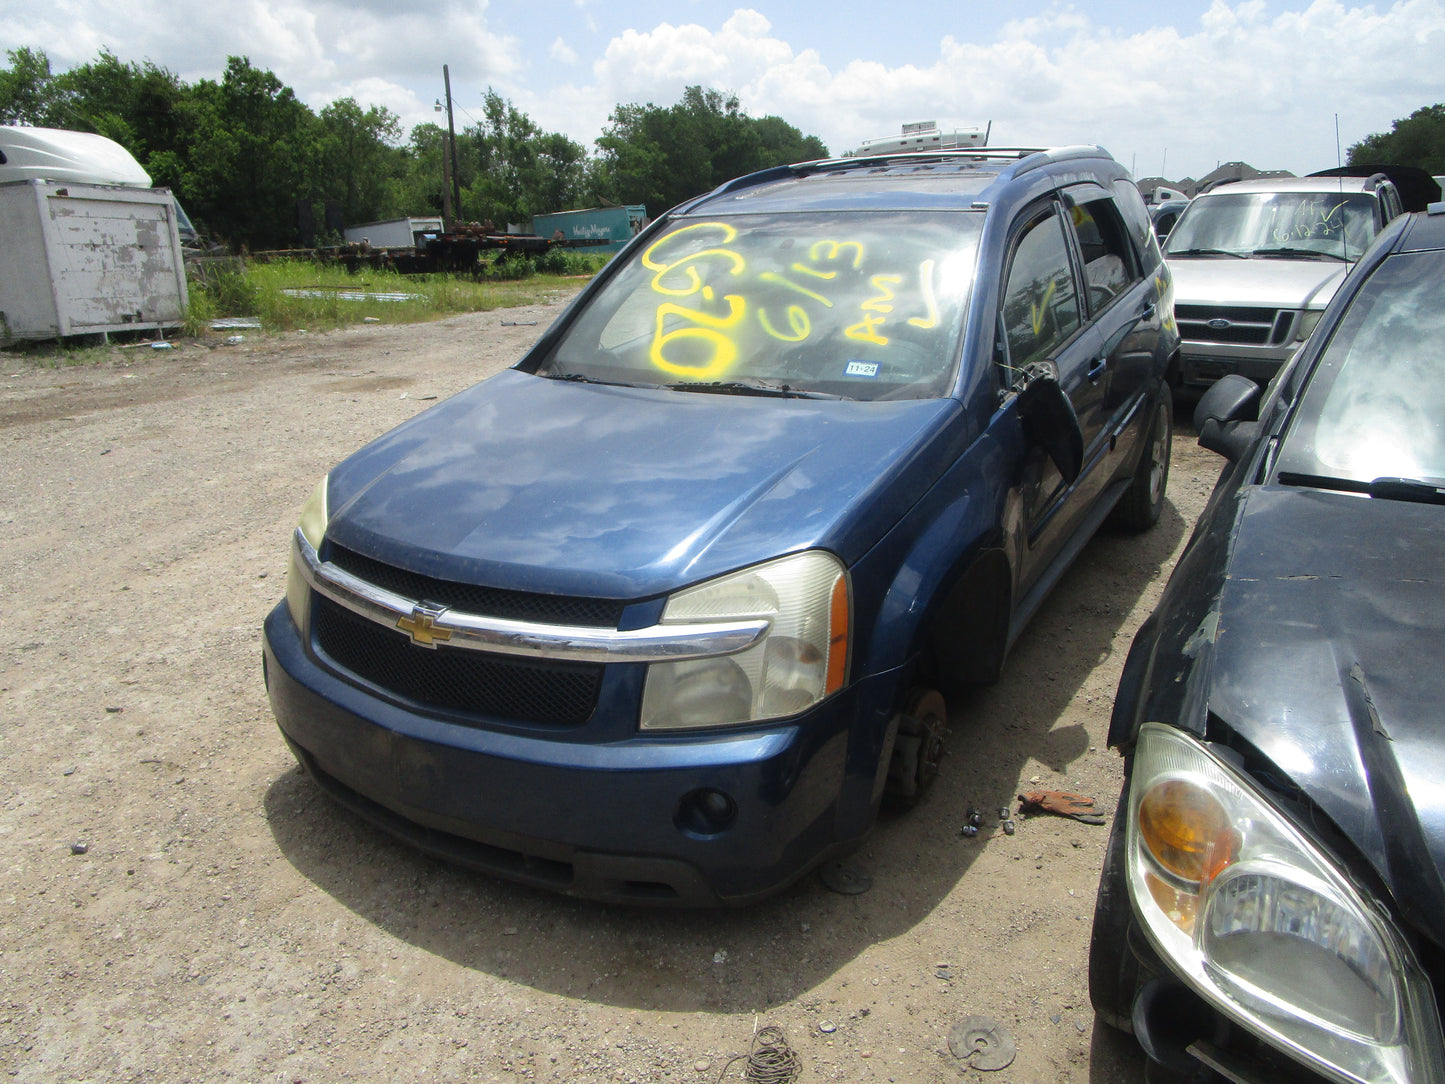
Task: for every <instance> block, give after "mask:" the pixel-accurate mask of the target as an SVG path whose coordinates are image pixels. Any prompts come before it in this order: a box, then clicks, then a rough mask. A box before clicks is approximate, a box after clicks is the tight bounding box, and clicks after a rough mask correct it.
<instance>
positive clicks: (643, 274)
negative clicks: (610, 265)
mask: <svg viewBox="0 0 1445 1084" xmlns="http://www.w3.org/2000/svg"><path fill="white" fill-rule="evenodd" d="M982 223H983V215H982V214H979V213H973V212H963V213H946V212H940V213H920V212H907V213H903V212H858V211H850V212H847V213H832V214H824V213H816V214H815V213H795V214H767V215H738V216H727V217H718V218H711V219H691V218H679V219H676V220H674V221H673V222H672V223H670V224H669V226H668V228H667V229H665V230H664V231H663V232H662V233H661V234H660V235H658V236H657V237H656V238H655V239H654V240H653V241H652V242H651V243H650V244H648V245H646V246H645V247H643V248H640V249H637V250H634V251H633V252H632V254H631V256H630V258H629V260H628V262H627V264H626V265H625V266H623V267H621V268H618V269H617V273H616V274H615V275H614V276H613V277H612V278H611V280H610V281H609V282H608V283H607V285H606V286H605V288H604V289H602V290H601V291H600V292H599V293H598V294H597V296H595V297H594V298H593V299H592V300H591V301H590V302H589V303H588V304H587V305H586V307H585V308H584V309H583V310H582V311H581V312H580V313H579V314H578V316H577V318H576V319H575V320H574V321H573V323H572V324H571V326H570V327H568V328H567V330H566V331H565V332H564V333H563V335H562V336H561V337H560V339H559V340H558V341H557V343H556V344H555V346H554V347H553V348H552V349H551V350H550V351H549V352H548V354H547V355H546V356H545V357H544V358H543V359H542V361H541V363H540V365H539V366H538V368H537V369H536V372H537V373H538V375H541V376H550V377H554V378H564V379H566V378H570V379H585V380H593V381H601V382H606V383H616V384H652V385H660V386H686V387H688V389H689V390H696V391H705V392H707V391H711V392H716V393H718V394H731V395H737V394H759V395H769V396H778V395H784V396H786V395H815V396H819V397H833V396H841V397H844V398H849V399H870V400H871V399H917V398H929V397H934V396H941V395H946V394H948V392H949V390H950V389H951V387H952V382H953V378H954V373H955V369H956V366H957V362H958V353H959V347H958V339H959V331H960V328H961V326H962V321H963V316H964V312H965V308H966V301H967V298H968V294H969V290H970V288H971V286H972V284H973V279H974V265H975V262H976V259H977V246H978V236H979V230H980V228H981V226H982Z"/></svg>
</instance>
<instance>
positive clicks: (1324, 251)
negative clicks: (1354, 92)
mask: <svg viewBox="0 0 1445 1084" xmlns="http://www.w3.org/2000/svg"><path fill="white" fill-rule="evenodd" d="M1402 210H1403V207H1402V204H1401V199H1400V194H1399V192H1398V191H1397V190H1396V188H1395V185H1394V184H1393V183H1392V182H1391V181H1390V179H1389V178H1387V177H1386V176H1385V175H1384V174H1382V173H1376V174H1373V175H1371V176H1368V177H1342V176H1332V177H1324V176H1314V177H1283V178H1281V177H1273V178H1269V179H1267V180H1263V179H1261V180H1253V181H1236V182H1234V183H1232V184H1226V185H1222V186H1220V187H1218V188H1214V189H1212V190H1210V191H1209V192H1206V193H1204V194H1202V195H1200V196H1198V197H1196V198H1195V200H1194V202H1193V203H1191V204H1190V205H1189V207H1188V209H1187V210H1186V211H1185V212H1184V214H1183V215H1181V216H1180V218H1179V221H1178V223H1177V224H1176V225H1175V227H1174V229H1173V231H1172V232H1171V233H1170V234H1169V240H1168V243H1167V244H1166V245H1165V246H1164V255H1165V257H1166V258H1167V259H1168V261H1169V266H1170V269H1171V270H1172V271H1173V272H1174V292H1175V304H1174V314H1175V317H1176V319H1177V320H1178V322H1179V333H1180V335H1181V337H1182V338H1183V347H1182V349H1181V352H1180V372H1179V374H1178V376H1179V382H1180V383H1181V384H1182V386H1183V387H1184V388H1204V387H1207V386H1208V385H1210V384H1212V383H1213V382H1214V381H1215V380H1217V379H1218V378H1219V377H1221V376H1224V375H1225V374H1226V373H1239V374H1240V375H1241V376H1246V377H1248V378H1250V379H1251V380H1255V381H1257V382H1258V383H1260V384H1261V385H1263V384H1267V383H1268V382H1269V381H1270V379H1271V378H1272V377H1273V376H1274V374H1275V373H1276V372H1277V371H1278V370H1279V367H1280V366H1281V365H1282V364H1283V363H1284V362H1285V360H1286V359H1287V358H1289V356H1290V355H1291V354H1293V353H1294V351H1295V350H1296V349H1297V348H1298V346H1299V345H1300V343H1302V342H1303V341H1304V340H1305V339H1307V338H1309V334H1310V332H1311V331H1313V330H1314V327H1315V325H1316V324H1317V323H1319V319H1320V315H1321V314H1322V313H1323V312H1324V309H1325V306H1326V305H1328V304H1329V301H1330V298H1331V297H1333V296H1334V293H1335V290H1336V289H1337V288H1338V287H1339V285H1340V283H1341V282H1342V281H1343V280H1344V277H1345V274H1346V272H1348V271H1349V269H1350V267H1351V266H1352V265H1353V264H1354V262H1355V261H1356V260H1358V259H1359V258H1360V256H1361V254H1362V253H1363V252H1364V251H1365V249H1366V248H1367V247H1368V246H1369V244H1370V242H1371V241H1372V240H1374V237H1375V235H1376V234H1377V233H1379V232H1380V230H1381V229H1382V228H1383V227H1384V225H1385V223H1387V222H1389V221H1390V220H1391V219H1392V218H1394V217H1395V216H1396V215H1398V214H1400V212H1401V211H1402Z"/></svg>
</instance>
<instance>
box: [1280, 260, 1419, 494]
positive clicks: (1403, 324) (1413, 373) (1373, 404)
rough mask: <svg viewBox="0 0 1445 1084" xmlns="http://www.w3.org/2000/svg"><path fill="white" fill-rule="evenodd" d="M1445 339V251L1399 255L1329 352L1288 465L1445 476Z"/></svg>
mask: <svg viewBox="0 0 1445 1084" xmlns="http://www.w3.org/2000/svg"><path fill="white" fill-rule="evenodd" d="M1442 342H1445V253H1442V252H1415V253H1405V254H1401V255H1396V256H1391V257H1390V258H1389V259H1388V260H1386V261H1385V262H1384V263H1383V264H1381V265H1380V267H1379V268H1378V269H1377V270H1376V271H1375V273H1374V274H1373V275H1371V277H1370V280H1369V282H1367V283H1366V284H1365V285H1364V287H1363V289H1361V291H1360V293H1359V294H1358V295H1357V296H1356V297H1355V299H1354V301H1352V302H1351V303H1350V308H1349V310H1348V311H1347V312H1346V313H1345V317H1344V319H1343V320H1342V321H1341V323H1340V326H1339V330H1338V331H1337V332H1336V333H1335V336H1334V338H1333V339H1332V340H1331V342H1330V344H1329V346H1328V347H1326V349H1325V352H1324V355H1323V356H1322V357H1321V358H1320V362H1319V366H1318V368H1317V369H1316V371H1315V373H1314V375H1313V377H1312V378H1311V379H1310V383H1309V386H1308V388H1307V389H1306V391H1305V392H1304V395H1303V397H1302V399H1301V402H1300V406H1299V408H1298V412H1297V414H1296V417H1295V419H1294V421H1293V422H1292V424H1291V428H1290V431H1289V432H1288V433H1287V434H1286V435H1285V439H1284V445H1283V447H1282V449H1281V453H1280V458H1279V467H1278V469H1279V473H1281V474H1286V473H1288V474H1292V475H1302V476H1306V477H1307V478H1309V479H1316V480H1325V479H1335V480H1350V481H1355V482H1359V483H1364V484H1368V483H1370V482H1372V481H1375V480H1376V479H1380V478H1407V479H1415V480H1419V481H1425V482H1433V483H1435V484H1437V485H1438V484H1441V483H1442V481H1445V351H1442V350H1441V345H1440V344H1441V343H1442ZM1342 488H1343V487H1342Z"/></svg>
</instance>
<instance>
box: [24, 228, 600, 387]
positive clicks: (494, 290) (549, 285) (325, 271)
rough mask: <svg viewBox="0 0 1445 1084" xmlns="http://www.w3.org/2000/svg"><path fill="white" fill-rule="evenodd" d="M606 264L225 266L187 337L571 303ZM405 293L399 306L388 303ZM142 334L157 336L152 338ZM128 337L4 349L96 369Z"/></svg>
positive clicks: (195, 276)
mask: <svg viewBox="0 0 1445 1084" xmlns="http://www.w3.org/2000/svg"><path fill="white" fill-rule="evenodd" d="M608 259H609V257H608V256H605V255H600V254H580V253H573V252H549V253H546V254H545V255H544V256H543V257H542V258H541V259H540V260H538V261H537V263H535V264H534V263H533V262H532V261H530V260H519V259H512V260H508V261H506V262H505V263H503V264H500V265H492V266H486V267H483V268H482V274H483V275H484V276H485V277H482V278H473V277H464V276H457V275H399V274H397V273H396V272H394V271H385V270H370V269H368V270H365V271H360V272H357V273H354V274H353V273H351V272H348V271H347V270H346V269H345V268H344V267H341V266H340V265H338V264H334V263H321V262H314V261H310V260H279V261H276V262H274V263H259V262H255V261H252V262H249V263H243V262H242V261H240V260H234V259H226V260H219V261H216V262H213V263H209V264H205V265H202V266H199V267H194V268H191V269H190V276H189V292H190V303H189V305H188V307H187V309H186V313H185V319H184V323H183V325H182V332H183V334H185V335H187V336H190V337H191V338H195V339H205V338H214V337H216V336H224V335H229V334H231V332H229V331H224V330H220V331H213V330H212V329H211V321H212V320H216V319H219V318H221V317H226V316H255V317H259V318H260V321H261V328H262V331H263V332H267V331H294V330H296V329H298V328H305V329H306V330H308V331H326V330H330V329H333V328H340V327H347V326H349V325H352V324H361V323H367V322H379V323H385V324H414V323H421V322H423V321H427V320H436V319H439V318H441V317H443V316H452V315H456V314H457V313H466V312H487V311H489V310H491V309H502V308H512V307H515V306H520V305H537V304H546V303H549V302H552V301H556V300H559V299H562V298H567V297H570V296H571V295H572V294H573V293H575V292H576V291H577V289H578V287H579V286H580V285H581V280H582V279H583V278H586V277H590V276H591V275H593V274H596V272H597V271H599V270H600V269H601V268H602V267H603V266H604V265H605V264H606V263H607V260H608ZM379 295H385V297H383V296H379ZM402 295H405V296H404V298H403V299H401V300H390V299H387V298H392V297H401V296H402ZM3 331H4V329H3V328H0V341H4V338H5V336H4V334H3ZM135 334H136V335H137V336H138V337H139V338H143V339H150V338H154V337H155V333H154V332H144V333H135ZM248 334H249V333H248ZM172 337H174V336H172ZM126 338H129V336H125V335H121V334H116V335H113V336H111V343H110V344H109V345H104V344H101V343H100V342H99V339H98V336H94V335H87V336H76V337H74V338H70V339H65V340H63V341H60V342H55V341H49V342H19V341H17V342H14V343H9V344H7V345H6V346H5V347H4V352H5V353H6V354H9V355H14V356H17V357H23V358H25V359H26V360H27V361H28V362H30V363H31V364H34V365H39V366H44V367H56V366H72V365H75V366H85V365H95V364H100V363H101V362H103V361H106V360H113V359H114V358H115V357H116V356H117V344H118V343H119V342H121V341H122V340H124V339H126Z"/></svg>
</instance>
